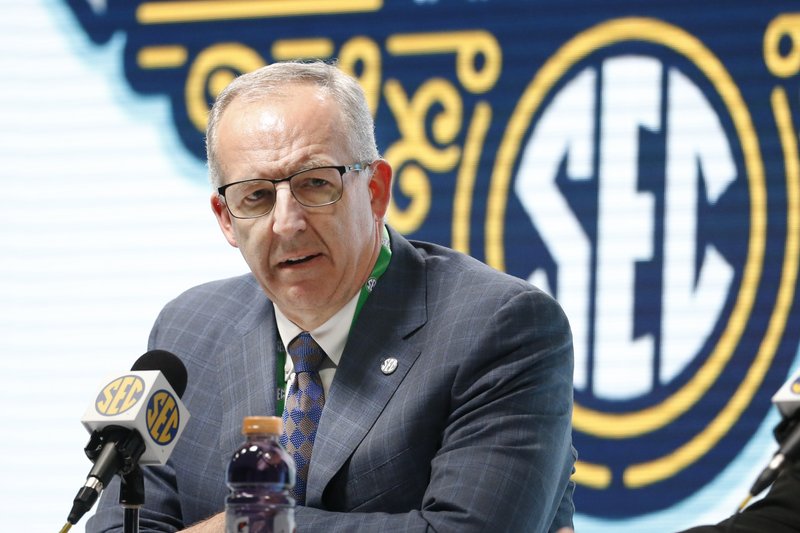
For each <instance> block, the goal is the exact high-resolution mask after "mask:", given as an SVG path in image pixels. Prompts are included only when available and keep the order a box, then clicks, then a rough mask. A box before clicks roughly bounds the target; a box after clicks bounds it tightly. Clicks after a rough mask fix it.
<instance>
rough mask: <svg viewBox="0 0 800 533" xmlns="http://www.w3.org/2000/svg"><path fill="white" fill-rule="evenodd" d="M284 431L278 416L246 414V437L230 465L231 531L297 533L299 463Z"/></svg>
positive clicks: (228, 521) (227, 519)
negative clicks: (294, 490)
mask: <svg viewBox="0 0 800 533" xmlns="http://www.w3.org/2000/svg"><path fill="white" fill-rule="evenodd" d="M282 431H283V421H282V420H281V419H280V418H278V417H276V416H248V417H245V419H244V422H243V424H242V433H243V434H244V435H245V438H246V440H245V442H244V443H243V444H242V445H241V446H240V447H239V449H238V450H237V451H236V453H234V454H233V457H231V461H230V463H229V464H228V487H229V488H230V490H231V492H230V494H229V495H228V497H227V499H226V500H225V531H226V532H227V533H294V531H295V525H294V505H295V502H294V498H293V497H292V496H291V494H290V491H291V489H292V487H294V480H295V465H294V460H293V459H292V457H291V456H290V455H289V454H288V453H287V452H286V450H285V449H284V448H283V447H282V446H281V444H280V442H279V441H278V438H279V436H280V434H281V432H282Z"/></svg>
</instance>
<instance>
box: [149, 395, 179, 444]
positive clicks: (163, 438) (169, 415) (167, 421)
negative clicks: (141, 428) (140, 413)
mask: <svg viewBox="0 0 800 533" xmlns="http://www.w3.org/2000/svg"><path fill="white" fill-rule="evenodd" d="M179 427H180V411H179V409H178V403H177V402H176V401H175V397H174V396H173V395H172V394H170V392H169V391H166V390H160V391H158V392H156V393H155V394H153V395H152V396H150V400H149V401H148V402H147V430H148V433H149V435H150V437H151V438H152V439H153V441H154V442H156V443H157V444H161V445H165V444H169V443H170V442H172V441H173V440H174V439H175V437H176V436H177V435H178V428H179Z"/></svg>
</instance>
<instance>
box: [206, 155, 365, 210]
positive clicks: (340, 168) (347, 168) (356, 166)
mask: <svg viewBox="0 0 800 533" xmlns="http://www.w3.org/2000/svg"><path fill="white" fill-rule="evenodd" d="M371 164H372V163H353V164H352V165H323V166H321V167H312V168H306V169H303V170H300V171H298V172H295V173H294V174H292V175H290V176H286V177H285V178H280V179H277V180H270V179H266V178H253V179H249V180H241V181H234V182H233V183H228V184H227V185H223V186H222V187H218V188H217V194H219V195H220V196H221V197H222V198H223V199H224V200H225V208H226V209H227V210H228V213H230V215H231V216H232V217H233V218H239V219H252V218H260V217H263V216H266V215H269V214H270V213H272V210H273V209H275V204H274V203H273V204H272V207H270V208H269V211H266V212H264V213H262V214H260V215H256V216H252V217H242V216H237V215H235V214H233V211H231V208H230V206H229V205H228V199H227V198H226V197H225V191H226V190H227V189H228V187H232V186H234V185H239V184H240V183H252V182H255V181H267V182H269V183H272V185H273V187H275V186H277V185H278V184H279V183H283V182H284V181H288V182H289V191H290V192H291V193H292V198H294V199H295V200H297V203H299V204H300V205H302V206H304V207H323V206H326V205H331V204H335V203H336V202H338V201H339V200H341V199H342V196H343V195H344V179H342V189H341V190H340V191H339V196H338V197H337V198H336V199H335V200H331V201H330V202H325V203H322V204H314V205H308V204H305V203H303V201H302V200H300V199H299V198H298V197H297V195H296V194H295V193H294V189H293V188H292V178H294V177H295V176H297V175H300V174H304V173H306V172H311V171H313V170H321V169H328V168H332V169H335V170H336V171H337V172H339V178H344V175H345V174H347V173H348V172H351V171H361V170H366V169H368V168H369V166H370V165H371ZM275 188H276V189H277V187H275Z"/></svg>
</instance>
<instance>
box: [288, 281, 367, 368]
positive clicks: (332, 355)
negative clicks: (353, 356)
mask: <svg viewBox="0 0 800 533" xmlns="http://www.w3.org/2000/svg"><path fill="white" fill-rule="evenodd" d="M357 303H358V293H356V295H355V296H353V298H351V299H350V301H349V302H347V303H346V304H345V305H344V307H342V308H341V309H339V310H338V311H337V312H336V313H335V314H334V315H333V316H332V317H330V318H329V319H328V320H326V321H325V323H323V324H322V325H321V326H319V327H318V328H314V329H313V330H311V331H309V333H310V334H311V336H312V337H314V340H315V341H317V344H319V345H320V347H321V348H322V349H323V350H324V351H325V355H327V356H328V358H329V359H330V360H331V361H332V362H333V364H334V365H336V366H339V361H340V360H341V358H342V353H343V352H344V345H345V344H347V336H348V335H349V334H350V324H351V323H352V322H353V316H354V315H355V312H356V304H357ZM275 322H276V323H277V325H278V334H279V335H280V337H281V341H283V345H284V346H286V345H288V344H289V343H290V342H291V341H292V339H294V338H295V337H297V336H298V335H299V334H300V333H302V332H303V331H304V330H302V329H300V328H299V327H298V326H297V324H295V323H294V322H292V321H291V320H289V319H288V318H286V315H284V314H283V312H281V310H280V309H278V306H277V305H276V306H275ZM286 359H287V363H291V360H292V358H291V357H287V358H286Z"/></svg>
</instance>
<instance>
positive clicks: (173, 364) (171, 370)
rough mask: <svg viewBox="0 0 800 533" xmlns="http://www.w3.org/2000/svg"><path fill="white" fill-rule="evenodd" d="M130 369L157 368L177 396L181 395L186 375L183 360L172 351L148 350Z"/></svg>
mask: <svg viewBox="0 0 800 533" xmlns="http://www.w3.org/2000/svg"><path fill="white" fill-rule="evenodd" d="M131 370H133V371H134V372H136V371H138V370H158V371H159V372H161V373H162V374H164V377H165V378H167V381H168V382H169V384H170V386H171V387H172V388H173V390H174V391H175V394H177V395H178V397H179V398H180V397H183V393H184V391H185V390H186V381H187V380H188V375H187V373H186V367H185V366H183V361H181V360H180V359H178V356H177V355H175V354H174V353H171V352H168V351H166V350H150V351H149V352H147V353H145V354H144V355H142V356H141V357H140V358H139V359H137V360H136V362H135V363H133V366H132V367H131Z"/></svg>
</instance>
